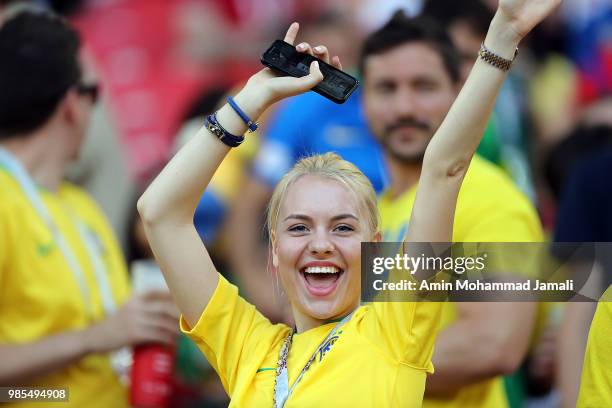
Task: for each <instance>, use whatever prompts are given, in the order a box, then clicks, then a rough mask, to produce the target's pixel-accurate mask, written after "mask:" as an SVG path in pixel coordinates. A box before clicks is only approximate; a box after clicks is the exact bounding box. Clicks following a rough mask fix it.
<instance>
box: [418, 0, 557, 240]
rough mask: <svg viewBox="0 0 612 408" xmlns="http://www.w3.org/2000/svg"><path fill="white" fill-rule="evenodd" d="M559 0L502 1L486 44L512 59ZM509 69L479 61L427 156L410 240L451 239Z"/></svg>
mask: <svg viewBox="0 0 612 408" xmlns="http://www.w3.org/2000/svg"><path fill="white" fill-rule="evenodd" d="M560 3H561V0H500V1H499V7H498V9H497V12H496V14H495V17H494V18H493V21H492V22H491V25H490V27H489V31H488V33H487V37H486V39H485V41H484V44H485V46H486V47H487V48H488V49H489V50H491V51H492V52H494V53H495V54H497V55H499V56H501V57H503V58H504V59H507V60H512V59H513V57H514V53H515V50H516V48H517V46H518V44H519V42H520V41H521V39H522V38H523V37H524V36H525V35H527V33H529V31H531V29H532V28H533V27H535V26H536V25H537V24H538V23H539V22H540V21H542V20H543V19H544V18H545V17H546V16H547V15H549V14H550V13H551V12H552V11H553V10H554V9H555V8H556V7H557V6H558V5H559V4H560ZM506 75H507V72H505V71H503V70H502V69H499V68H496V67H494V66H492V65H490V64H489V63H487V62H485V61H483V60H482V59H480V58H479V59H478V61H476V64H475V65H474V68H473V69H472V72H471V73H470V75H469V77H468V79H467V81H466V83H465V85H464V86H463V89H462V90H461V92H460V93H459V96H458V97H457V100H456V101H455V103H454V104H453V106H452V108H451V109H450V111H449V113H448V115H447V116H446V118H445V119H444V122H443V123H442V125H441V126H440V128H439V129H438V131H437V132H436V134H435V135H434V136H433V138H432V140H431V142H430V143H429V146H428V147H427V151H426V152H425V157H424V159H423V168H422V172H421V178H420V182H419V187H418V192H417V196H416V199H415V203H414V207H413V210H412V216H411V218H410V226H409V228H408V235H407V236H406V240H407V241H411V242H450V241H451V239H452V226H453V220H454V214H455V205H456V203H457V196H458V194H459V189H460V187H461V183H462V181H463V178H464V176H465V174H466V172H467V169H468V167H469V164H470V161H471V159H472V157H473V155H474V152H475V151H476V148H477V147H478V144H479V143H480V139H481V138H482V135H483V133H484V130H485V127H486V124H487V121H488V119H489V116H490V114H491V111H492V110H493V107H494V104H495V98H496V97H497V94H498V93H499V90H500V89H501V86H502V84H503V82H504V80H505V79H506Z"/></svg>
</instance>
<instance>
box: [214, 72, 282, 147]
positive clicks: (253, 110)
mask: <svg viewBox="0 0 612 408" xmlns="http://www.w3.org/2000/svg"><path fill="white" fill-rule="evenodd" d="M234 102H235V103H236V104H237V105H238V106H239V107H240V109H241V110H242V111H243V112H244V113H245V114H246V115H247V116H248V117H249V119H251V121H253V122H257V119H258V118H259V117H260V116H261V115H262V114H263V112H264V111H265V110H266V109H267V108H268V106H269V105H270V103H269V102H268V98H267V97H266V96H265V93H264V92H263V90H261V89H259V88H257V87H256V86H253V85H249V84H247V85H246V86H245V87H244V88H242V89H241V90H240V91H239V92H238V93H237V94H236V95H235V96H234ZM217 120H218V121H219V123H220V124H221V125H222V126H223V128H224V129H226V130H227V131H228V132H229V133H231V134H233V135H242V134H244V133H245V132H246V131H247V130H248V127H247V125H246V123H245V122H244V120H243V119H242V118H241V117H240V115H239V114H238V113H237V112H236V111H235V110H234V109H233V108H232V107H231V106H230V105H229V104H227V103H226V104H225V105H223V107H222V108H221V109H219V111H218V112H217Z"/></svg>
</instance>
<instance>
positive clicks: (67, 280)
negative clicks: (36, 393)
mask: <svg viewBox="0 0 612 408" xmlns="http://www.w3.org/2000/svg"><path fill="white" fill-rule="evenodd" d="M40 193H41V195H42V199H43V202H44V204H45V206H46V207H47V209H48V210H49V212H50V214H51V216H52V218H53V220H54V221H55V222H56V224H57V226H58V228H59V229H60V230H61V231H62V232H63V234H64V237H65V238H66V239H67V241H68V242H69V243H70V246H71V248H73V251H74V252H75V254H76V256H77V259H78V262H79V263H80V265H81V267H82V269H83V271H84V274H85V275H86V282H87V286H88V289H89V293H90V294H91V300H92V302H93V317H88V315H87V313H86V309H85V303H84V298H83V296H82V295H81V291H80V289H79V287H78V284H77V282H76V280H75V278H74V277H73V276H74V275H73V274H72V271H71V269H69V267H68V264H67V262H66V261H65V259H64V257H63V255H62V253H61V251H60V250H59V248H58V247H57V245H56V244H55V242H54V239H53V235H52V233H51V232H50V230H49V229H48V228H47V226H46V225H45V224H44V223H43V222H42V221H41V219H40V217H39V216H38V214H37V213H36V212H35V210H34V209H33V207H32V205H31V204H30V202H29V201H28V199H27V197H26V196H25V194H24V193H23V192H22V190H21V188H20V187H19V185H18V184H17V182H16V181H15V180H14V179H13V178H12V177H11V176H10V175H9V173H7V172H6V170H5V169H4V168H2V167H0V196H1V197H2V198H1V199H0V343H3V344H22V343H27V342H34V341H37V340H41V339H43V338H45V337H46V336H49V335H52V334H57V333H61V332H65V331H72V330H76V329H82V328H85V327H87V326H89V325H91V324H92V321H95V320H100V319H102V318H103V316H104V312H103V308H102V301H101V298H100V292H99V290H98V289H97V284H96V280H95V277H94V271H93V266H92V265H91V262H90V261H89V258H88V256H87V252H86V249H85V246H84V244H83V242H82V240H81V237H80V235H79V233H78V231H77V229H76V227H75V224H74V222H73V219H72V218H71V215H69V214H70V213H69V211H71V212H73V213H76V214H78V217H79V218H80V219H81V220H82V221H83V222H84V223H85V225H86V226H87V228H88V229H89V230H90V232H91V233H92V234H94V236H96V237H97V241H98V243H99V245H101V248H102V257H103V261H104V263H105V265H106V269H107V271H108V280H109V283H110V286H111V289H112V291H113V294H114V298H115V301H116V303H117V304H122V303H123V302H124V301H125V300H126V299H127V297H128V295H129V286H128V280H127V271H126V267H125V265H124V261H123V258H122V255H121V251H120V249H119V247H118V245H117V243H116V241H115V238H114V236H113V233H112V232H111V229H110V227H109V226H108V224H107V222H106V220H105V218H104V216H103V215H102V212H101V211H100V210H99V209H98V207H97V206H96V205H95V204H94V203H93V201H92V200H91V199H90V198H89V197H88V196H87V195H86V194H85V193H84V192H83V191H81V190H80V189H78V188H77V187H75V186H72V185H69V184H67V183H66V184H63V185H62V186H61V187H60V189H59V191H58V192H57V193H55V194H52V193H49V192H45V191H40ZM68 208H70V210H68ZM27 386H30V387H39V388H60V387H68V388H69V403H68V404H67V403H54V404H47V403H45V406H50V407H53V406H58V407H100V408H102V407H123V406H127V392H126V389H125V387H124V386H122V385H121V384H120V383H119V380H118V378H117V376H116V375H115V373H114V371H113V370H112V368H111V366H110V361H109V358H108V356H106V355H101V354H99V355H90V356H87V357H85V358H83V359H81V360H79V361H78V362H76V363H74V364H71V365H69V366H67V367H65V368H64V369H61V370H59V371H56V372H54V373H51V374H49V375H46V376H44V377H41V378H39V379H38V380H36V381H35V382H33V383H31V384H27ZM9 406H15V407H17V406H18V407H29V406H32V407H40V406H41V405H40V402H31V403H23V404H15V405H9Z"/></svg>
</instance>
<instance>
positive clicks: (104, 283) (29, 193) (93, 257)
mask: <svg viewBox="0 0 612 408" xmlns="http://www.w3.org/2000/svg"><path fill="white" fill-rule="evenodd" d="M0 164H2V165H3V166H4V167H5V168H6V170H8V172H9V173H10V174H11V175H12V176H13V178H14V179H15V180H16V181H17V183H19V186H20V187H21V189H22V191H23V192H24V194H25V195H26V197H27V198H28V201H29V202H30V204H31V205H32V207H33V208H34V210H35V211H36V213H37V214H38V216H39V217H40V218H41V219H42V221H43V222H44V223H45V225H46V226H47V227H48V228H49V230H50V231H51V233H52V234H53V238H54V240H55V243H56V244H57V247H58V248H59V250H60V252H61V253H62V255H63V256H64V259H65V260H66V262H67V263H68V266H69V267H70V270H71V272H72V275H73V277H74V280H75V281H76V283H77V285H78V287H79V290H80V292H81V296H82V297H83V300H84V302H85V307H86V310H87V314H88V315H89V317H92V316H93V304H92V300H91V296H90V292H89V289H88V287H87V282H86V279H85V273H84V272H83V269H82V268H81V265H80V264H79V262H78V261H77V257H76V255H75V252H74V250H73V249H72V248H71V247H70V244H69V242H68V240H67V239H66V238H65V237H64V235H63V234H62V232H61V231H60V230H59V228H58V227H57V225H56V223H55V222H54V221H53V218H52V217H51V214H50V213H49V210H48V209H47V207H45V204H44V203H43V200H42V198H41V196H40V194H39V193H38V189H37V187H36V185H35V184H34V182H33V181H32V179H31V178H30V176H29V175H28V173H27V172H26V170H25V169H24V168H23V166H22V165H21V163H20V162H19V161H18V160H17V159H15V158H14V157H13V156H12V155H11V154H9V153H8V152H7V151H6V150H5V149H2V148H0ZM71 218H72V219H73V221H74V222H75V224H76V226H77V230H78V232H79V235H80V237H81V239H82V240H83V243H84V244H85V248H86V252H87V255H88V256H89V259H90V261H91V263H92V265H93V268H94V274H95V278H96V282H97V284H98V288H99V290H100V295H101V297H102V304H103V306H104V311H105V312H106V313H107V314H108V313H110V312H113V311H115V310H116V304H115V301H114V298H113V294H112V290H111V287H110V283H109V282H108V278H107V270H106V267H105V265H104V261H103V260H102V256H101V253H100V252H101V251H100V248H99V243H98V242H96V240H95V238H94V237H93V236H92V233H91V231H89V230H88V228H87V226H86V225H85V224H84V223H83V221H81V220H80V219H79V218H78V217H77V216H76V214H74V212H73V211H71Z"/></svg>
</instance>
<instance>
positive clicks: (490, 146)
mask: <svg viewBox="0 0 612 408" xmlns="http://www.w3.org/2000/svg"><path fill="white" fill-rule="evenodd" d="M495 122H496V117H495V115H493V116H491V119H490V120H489V123H487V128H486V129H485V132H484V135H483V137H482V140H481V141H480V145H478V149H477V150H476V153H478V154H479V155H480V156H481V157H483V158H485V159H487V160H488V161H490V162H491V163H493V164H496V165H498V166H500V167H501V165H502V160H501V143H500V141H499V135H497V133H496V131H495V126H496V125H495Z"/></svg>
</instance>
